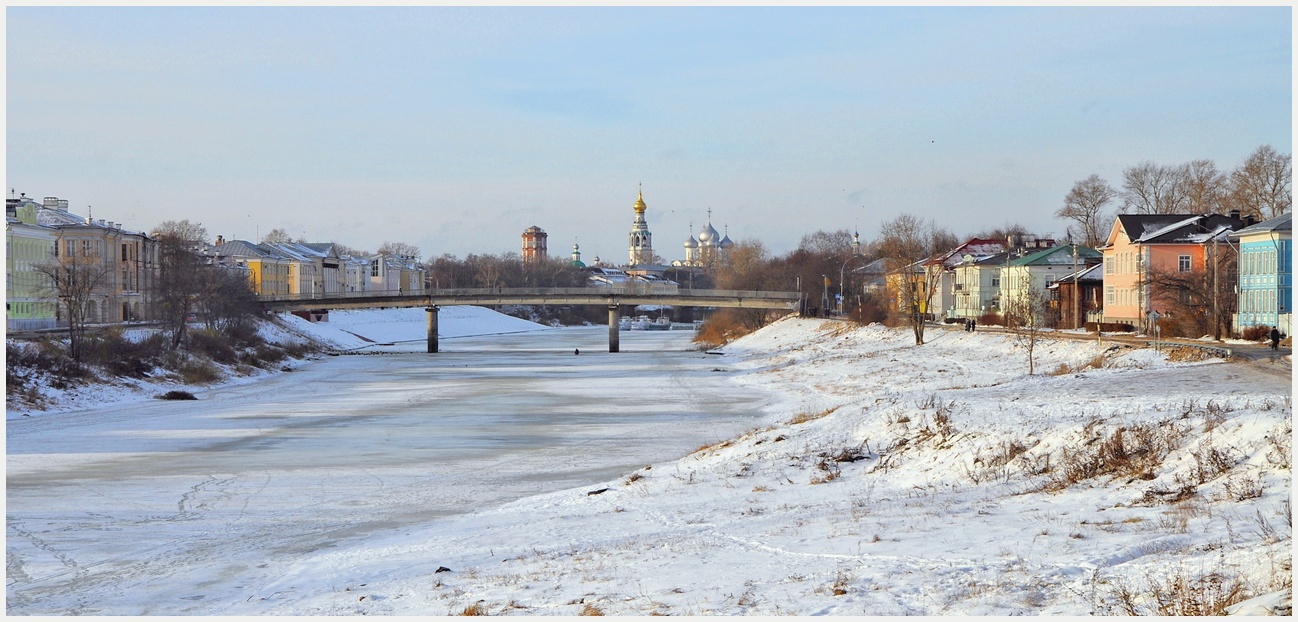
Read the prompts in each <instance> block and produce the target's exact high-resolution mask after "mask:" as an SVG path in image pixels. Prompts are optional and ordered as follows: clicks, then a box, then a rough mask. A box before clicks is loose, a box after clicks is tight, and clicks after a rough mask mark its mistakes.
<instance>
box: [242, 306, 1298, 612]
mask: <svg viewBox="0 0 1298 622" xmlns="http://www.w3.org/2000/svg"><path fill="white" fill-rule="evenodd" d="M725 353H726V354H725V356H722V357H718V358H717V359H716V364H717V365H718V369H717V371H728V372H732V373H734V374H735V376H736V378H737V380H738V381H739V382H741V383H745V384H748V385H750V386H753V387H756V388H760V389H762V390H765V391H772V392H775V393H776V394H777V395H778V396H779V399H778V400H776V401H775V405H774V406H773V407H772V409H771V411H770V416H769V417H768V419H767V422H766V425H764V426H763V427H761V428H760V429H757V430H754V431H753V432H751V433H749V434H746V435H744V436H742V437H740V438H737V439H733V440H730V441H725V442H721V443H717V444H715V445H712V446H709V447H704V448H700V449H699V450H698V451H696V452H695V453H693V454H691V455H689V456H687V457H685V458H682V459H680V460H676V461H671V462H664V463H661V464H655V465H652V466H650V467H646V468H644V469H641V470H638V471H635V472H633V473H629V474H627V475H626V476H625V477H623V478H620V479H617V480H613V481H608V482H605V483H603V484H600V485H595V486H591V487H588V488H582V489H576V490H569V491H565V492H559V493H553V494H547V495H542V496H537V497H532V498H528V499H524V500H521V501H517V502H515V503H512V504H509V505H506V506H504V507H500V508H498V509H495V510H492V511H486V512H479V513H476V514H472V515H467V516H460V517H454V518H449V519H445V520H439V521H435V522H432V523H430V524H429V525H428V526H427V528H425V529H417V530H410V531H409V532H404V533H400V534H392V535H390V536H388V537H386V538H383V539H378V540H370V541H367V542H365V543H364V544H363V545H360V546H356V547H354V548H346V549H341V550H335V551H330V552H326V553H322V554H319V555H316V556H315V557H314V558H313V559H310V560H308V561H306V562H304V563H301V564H299V565H298V567H297V568H295V569H294V570H292V571H290V572H286V573H285V574H284V576H283V578H282V579H281V580H279V581H277V582H275V583H274V584H272V585H268V586H264V588H263V590H262V591H264V592H265V593H276V594H289V593H291V594H293V597H292V598H288V599H284V600H283V601H281V602H278V603H271V604H270V605H269V608H267V606H268V605H267V604H266V603H261V604H258V605H256V606H255V608H253V607H251V606H250V608H249V609H248V610H247V613H254V612H255V613H277V614H290V613H291V614H299V615H303V614H312V615H319V614H324V615H340V614H351V615H355V614H405V615H426V614H459V613H462V612H466V611H470V610H475V611H478V612H483V613H490V614H522V615H538V614H543V615H544V614H564V615H575V614H579V613H583V612H584V613H596V612H601V613H607V614H634V615H648V614H710V615H716V614H724V615H739V614H776V615H779V614H797V615H816V614H830V615H992V614H994V615H1022V614H1046V615H1096V614H1114V613H1126V612H1129V611H1136V612H1141V613H1158V612H1159V611H1160V610H1159V609H1158V603H1157V602H1155V599H1154V597H1153V595H1154V594H1156V593H1160V592H1161V593H1163V594H1171V595H1172V596H1173V597H1174V598H1173V600H1174V601H1176V602H1178V603H1189V604H1194V601H1195V599H1196V598H1198V599H1202V600H1203V601H1204V604H1205V605H1211V604H1212V602H1210V601H1212V600H1213V599H1214V596H1213V594H1212V593H1211V592H1213V590H1214V589H1215V590H1218V591H1223V592H1224V591H1227V590H1230V589H1235V588H1238V589H1239V590H1241V593H1245V594H1250V595H1256V596H1259V597H1261V598H1260V599H1259V600H1256V601H1253V602H1252V603H1248V604H1246V605H1241V609H1242V610H1245V611H1248V612H1253V613H1257V612H1263V611H1262V610H1265V609H1266V608H1267V607H1275V606H1281V607H1283V606H1287V605H1288V603H1289V602H1290V597H1289V595H1288V590H1287V588H1285V587H1284V586H1285V584H1287V583H1288V581H1287V579H1288V577H1289V574H1290V563H1291V553H1290V545H1291V536H1290V527H1289V520H1290V519H1289V518H1288V517H1289V505H1288V504H1289V499H1290V496H1291V475H1290V466H1289V455H1290V453H1291V452H1290V446H1289V438H1290V437H1291V434H1292V432H1291V427H1292V426H1291V419H1292V401H1291V378H1290V371H1289V368H1288V366H1287V363H1286V362H1281V363H1280V364H1281V365H1283V367H1280V368H1275V369H1269V368H1265V367H1254V366H1248V367H1245V366H1244V365H1242V364H1226V363H1220V362H1202V363H1191V364H1177V363H1169V362H1168V361H1166V360H1165V359H1164V358H1163V357H1162V355H1160V354H1157V353H1154V352H1152V351H1149V350H1131V349H1125V348H1117V347H1116V346H1097V345H1096V343H1095V342H1091V341H1069V340H1044V341H1042V342H1040V343H1038V344H1037V348H1036V356H1037V362H1036V366H1037V369H1038V370H1043V371H1046V372H1049V373H1038V374H1037V375H1031V376H1029V375H1028V374H1027V362H1026V353H1025V350H1024V349H1023V345H1022V344H1021V343H1017V342H1016V341H1015V340H1014V338H1013V337H1012V336H1009V335H1003V334H991V333H965V332H963V331H958V330H949V331H947V330H933V331H931V332H930V333H929V342H928V343H927V344H925V345H924V346H920V347H916V346H914V345H913V338H912V337H911V335H910V334H909V333H908V332H906V331H899V330H892V329H888V328H884V327H880V326H869V327H855V326H852V325H848V324H845V323H840V322H833V321H820V320H800V319H789V320H784V321H781V322H778V323H776V324H774V325H772V326H769V327H767V328H765V329H763V330H761V331H758V332H756V333H754V334H752V335H750V336H748V337H745V338H743V339H741V340H739V341H737V342H736V343H734V344H732V345H731V346H729V347H727V348H726V349H725ZM1261 365H1266V364H1261ZM1115 439H1116V440H1115ZM1213 577H1215V578H1216V581H1217V582H1216V583H1212V581H1213V580H1214V579H1213ZM1178 585H1180V586H1182V587H1181V588H1178V587H1177V586H1178ZM1214 585H1215V586H1217V587H1216V588H1214V587H1212V586H1214ZM1186 586H1188V589H1187V587H1186ZM1178 589H1180V590H1182V591H1180V592H1178V591H1177V590H1178ZM1258 603H1262V605H1258ZM240 613H243V612H240Z"/></svg>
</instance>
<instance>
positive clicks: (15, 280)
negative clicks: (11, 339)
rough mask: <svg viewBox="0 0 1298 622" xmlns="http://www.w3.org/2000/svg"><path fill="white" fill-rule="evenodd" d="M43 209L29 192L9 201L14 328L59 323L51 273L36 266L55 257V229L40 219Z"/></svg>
mask: <svg viewBox="0 0 1298 622" xmlns="http://www.w3.org/2000/svg"><path fill="white" fill-rule="evenodd" d="M40 209H41V205H40V204H39V203H37V202H35V201H33V200H31V199H28V198H27V197H26V196H24V197H21V198H14V199H9V200H8V201H7V203H6V205H5V326H6V327H7V328H8V330H10V331H18V330H38V329H42V328H54V327H55V326H56V324H57V315H58V314H57V311H56V309H55V308H54V301H53V300H51V299H50V297H49V295H50V293H51V292H50V291H49V277H48V276H46V275H45V274H43V273H41V272H38V271H36V270H35V269H34V268H35V266H37V265H38V264H41V263H44V262H48V261H50V260H51V259H52V258H53V257H54V230H53V229H51V228H49V227H42V226H41V225H40V224H38V223H37V213H38V212H39V211H40Z"/></svg>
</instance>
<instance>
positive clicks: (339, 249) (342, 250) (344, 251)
mask: <svg viewBox="0 0 1298 622" xmlns="http://www.w3.org/2000/svg"><path fill="white" fill-rule="evenodd" d="M330 244H333V245H334V252H336V253H338V256H339V257H342V256H344V255H350V256H352V257H361V258H365V257H369V256H370V255H373V254H374V253H371V252H369V251H363V250H360V249H358V248H352V247H350V246H347V245H346V244H342V243H339V242H330Z"/></svg>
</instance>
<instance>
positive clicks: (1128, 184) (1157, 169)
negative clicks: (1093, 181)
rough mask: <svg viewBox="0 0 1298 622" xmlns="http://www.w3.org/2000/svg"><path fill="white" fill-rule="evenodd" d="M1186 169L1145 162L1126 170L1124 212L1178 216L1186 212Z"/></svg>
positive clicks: (1123, 174)
mask: <svg viewBox="0 0 1298 622" xmlns="http://www.w3.org/2000/svg"><path fill="white" fill-rule="evenodd" d="M1184 177H1185V168H1184V167H1179V166H1162V165H1159V164H1154V163H1153V162H1141V163H1140V164H1137V165H1136V166H1132V167H1128V168H1127V169H1125V170H1123V171H1122V192H1121V198H1122V202H1123V209H1124V210H1125V211H1127V212H1134V213H1137V214H1175V213H1177V212H1180V211H1182V210H1183V209H1184V204H1185V196H1184V193H1183V192H1184V188H1183V186H1184V185H1183V184H1182V179H1184Z"/></svg>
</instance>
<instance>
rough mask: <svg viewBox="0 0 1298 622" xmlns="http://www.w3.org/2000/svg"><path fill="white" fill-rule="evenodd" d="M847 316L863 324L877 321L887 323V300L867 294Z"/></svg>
mask: <svg viewBox="0 0 1298 622" xmlns="http://www.w3.org/2000/svg"><path fill="white" fill-rule="evenodd" d="M847 317H848V318H849V319H851V320H852V321H853V322H856V323H857V324H860V325H862V326H865V325H867V324H873V323H875V322H878V323H880V324H886V323H887V322H888V304H887V301H886V300H879V299H878V298H875V297H874V296H865V297H863V298H862V299H861V304H860V305H859V306H857V307H856V308H854V309H852V310H851V311H850V312H848V315H847Z"/></svg>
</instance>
